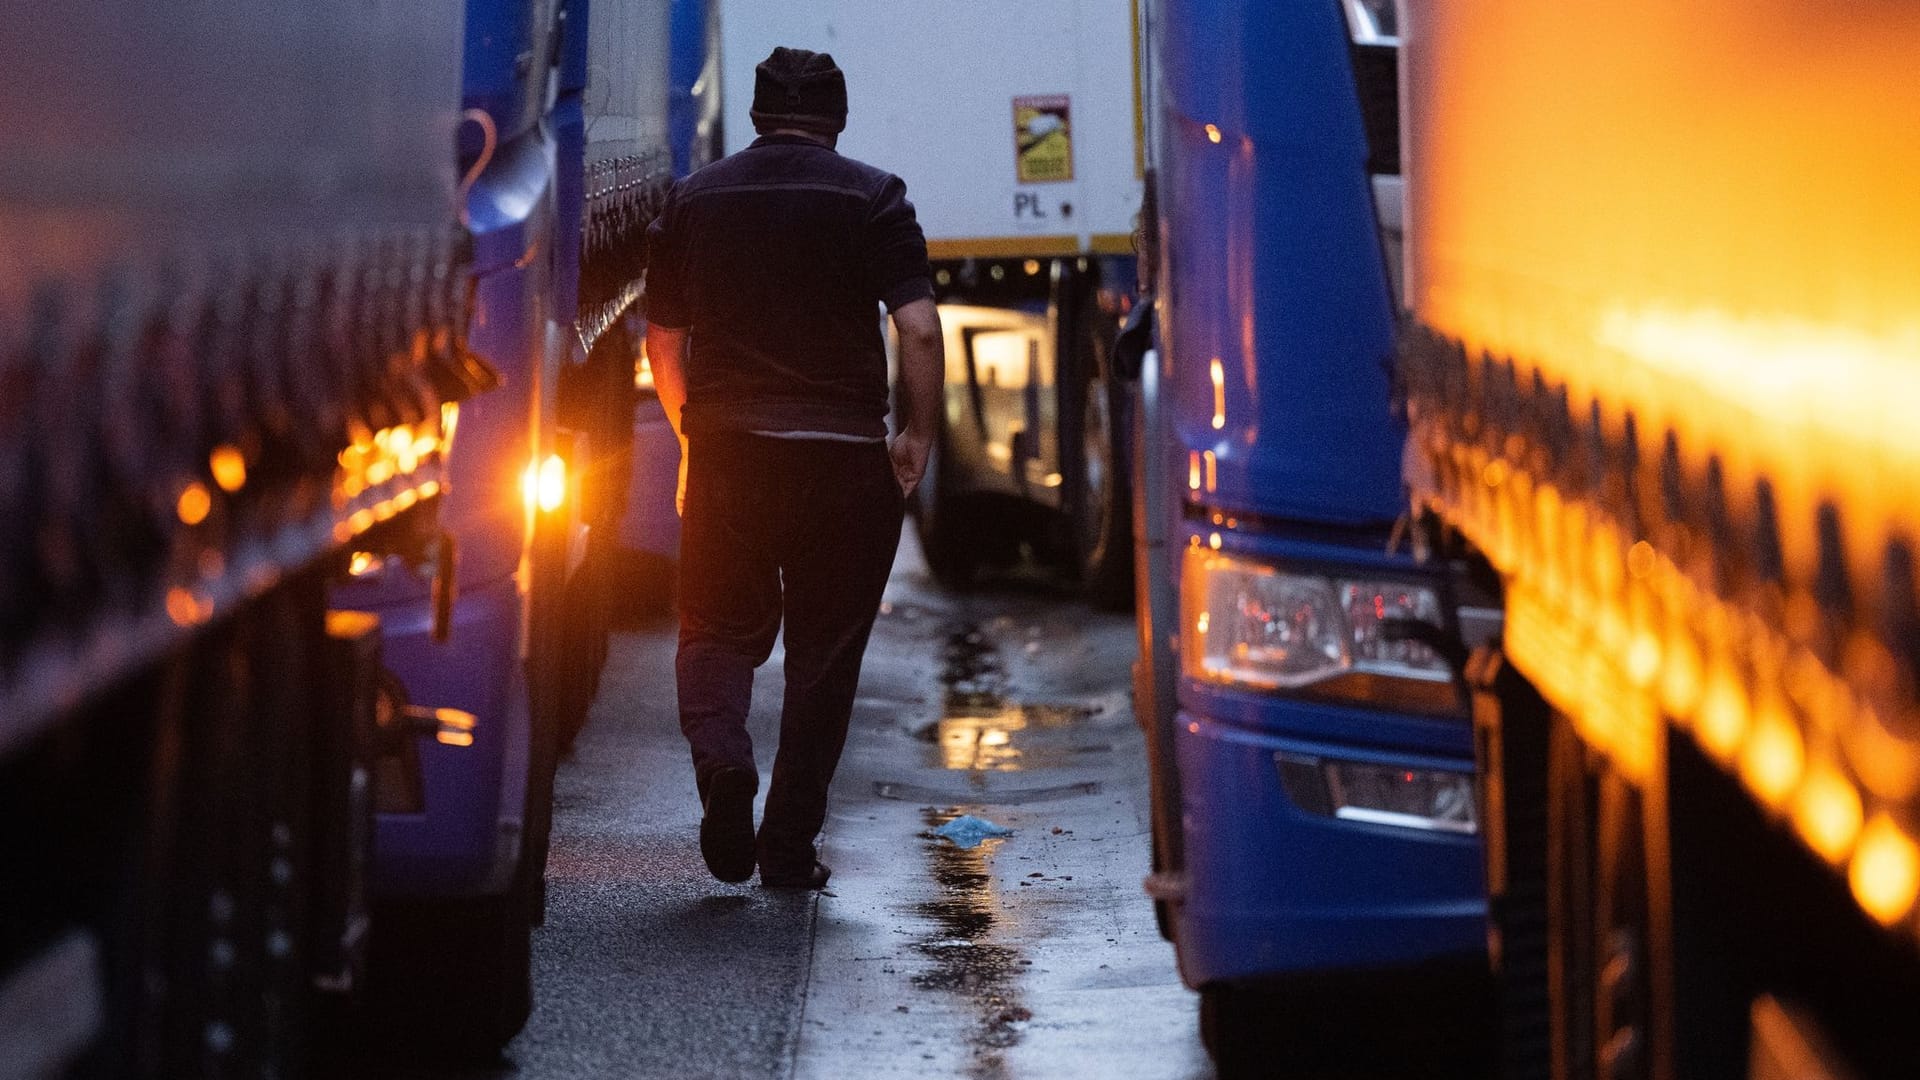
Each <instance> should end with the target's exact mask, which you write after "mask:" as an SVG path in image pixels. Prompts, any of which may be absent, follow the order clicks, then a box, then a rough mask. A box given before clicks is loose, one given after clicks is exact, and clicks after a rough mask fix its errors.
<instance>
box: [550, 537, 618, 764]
mask: <svg viewBox="0 0 1920 1080" xmlns="http://www.w3.org/2000/svg"><path fill="white" fill-rule="evenodd" d="M611 556H612V552H611V551H610V550H609V545H607V544H605V543H604V542H603V541H602V539H601V537H600V536H599V535H598V533H597V532H596V534H595V535H594V537H593V539H592V540H591V541H589V546H588V548H587V557H586V559H585V560H584V561H583V562H582V563H581V564H580V569H579V570H578V571H576V572H575V573H574V575H573V576H572V577H571V578H569V579H567V583H566V586H565V589H564V593H563V599H562V602H561V603H562V607H563V608H564V613H563V614H562V615H561V618H560V630H561V632H562V634H563V635H564V637H563V640H564V642H565V645H564V646H563V647H564V649H565V654H564V655H563V656H562V657H561V665H560V666H561V673H560V685H559V687H558V688H557V695H558V707H559V718H558V728H559V732H558V734H559V739H560V756H562V757H564V756H566V755H567V754H569V753H572V751H573V744H574V741H575V740H577V739H578V738H579V737H580V732H582V731H583V730H585V729H586V726H587V714H588V712H589V711H590V710H591V709H592V707H593V699H594V698H595V697H598V696H599V693H600V674H601V672H602V671H604V670H605V669H606V665H607V653H608V650H609V647H610V645H611V637H612V621H613V611H612V608H613V601H612V582H613V576H614V575H613V567H612V565H611V563H612V558H611Z"/></svg>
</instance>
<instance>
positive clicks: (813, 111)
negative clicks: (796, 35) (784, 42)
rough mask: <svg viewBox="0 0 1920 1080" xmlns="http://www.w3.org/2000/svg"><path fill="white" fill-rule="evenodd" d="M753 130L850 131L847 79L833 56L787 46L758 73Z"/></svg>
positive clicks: (757, 71) (829, 132)
mask: <svg viewBox="0 0 1920 1080" xmlns="http://www.w3.org/2000/svg"><path fill="white" fill-rule="evenodd" d="M748 115H749V116H751V117H752V118H753V126H754V127H756V128H759V129H761V130H763V131H764V130H769V129H772V128H797V129H799V130H801V131H812V132H817V133H819V134H822V135H832V134H835V133H837V132H840V131H843V130H845V129H846V126H847V77H846V76H845V75H844V74H842V73H841V71H840V68H839V66H838V65H836V64H835V63H834V62H833V57H832V56H831V55H830V54H828V53H817V52H813V51H811V50H808V49H789V48H786V47H784V46H782V47H779V48H776V49H774V50H773V54H772V55H770V56H768V57H767V58H766V59H765V60H762V61H761V62H760V64H759V66H758V67H756V68H754V69H753V108H752V109H751V110H750V111H749V112H748Z"/></svg>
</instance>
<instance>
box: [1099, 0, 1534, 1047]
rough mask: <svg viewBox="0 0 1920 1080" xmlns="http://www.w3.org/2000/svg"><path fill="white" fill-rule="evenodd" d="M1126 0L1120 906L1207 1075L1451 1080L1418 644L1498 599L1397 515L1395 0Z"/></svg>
mask: <svg viewBox="0 0 1920 1080" xmlns="http://www.w3.org/2000/svg"><path fill="white" fill-rule="evenodd" d="M1143 12H1144V15H1145V18H1144V22H1145V24H1146V25H1145V31H1146V33H1145V38H1144V48H1145V51H1146V53H1147V56H1148V60H1149V63H1148V72H1149V76H1150V79H1149V83H1148V92H1149V108H1148V110H1147V113H1146V115H1147V116H1148V118H1149V120H1150V125H1151V127H1152V132H1151V136H1152V137H1151V138H1150V139H1149V143H1148V145H1149V146H1150V147H1151V150H1152V156H1151V159H1150V161H1151V165H1152V172H1151V174H1150V177H1149V186H1148V196H1149V199H1148V203H1147V205H1148V215H1149V218H1150V220H1148V221H1146V222H1144V223H1143V233H1144V236H1145V244H1144V245H1143V252H1144V254H1143V259H1144V262H1145V264H1146V266H1145V270H1146V273H1145V275H1144V277H1145V278H1146V280H1147V282H1148V284H1149V286H1150V288H1151V301H1152V303H1151V308H1150V309H1143V311H1142V312H1141V315H1142V318H1140V319H1137V320H1134V321H1133V322H1132V323H1131V324H1130V325H1129V327H1128V330H1127V332H1126V334H1125V335H1124V336H1123V338H1122V342H1121V344H1122V348H1121V352H1120V355H1121V357H1122V362H1121V364H1120V369H1121V370H1122V371H1123V372H1128V373H1130V374H1135V375H1136V377H1137V380H1138V383H1137V394H1138V400H1139V407H1138V416H1139V429H1138V432H1139V433H1138V436H1137V439H1136V441H1137V445H1138V446H1139V448H1140V454H1139V458H1138V461H1139V466H1138V470H1137V478H1138V486H1137V489H1136V496H1135V500H1134V502H1135V506H1136V507H1137V513H1136V520H1135V524H1134V529H1135V552H1136V555H1137V559H1138V569H1137V589H1138V600H1137V619H1138V623H1139V627H1140V661H1139V664H1138V666H1137V668H1136V680H1135V695H1134V700H1135V706H1136V710H1137V712H1138V715H1139V718H1140V721H1141V724H1142V725H1143V728H1144V730H1145V734H1146V743H1147V748H1148V753H1149V757H1150V763H1151V766H1152V776H1153V803H1154V815H1153V825H1154V868H1153V870H1154V872H1153V874H1152V876H1151V877H1150V878H1149V879H1148V891H1149V893H1150V894H1151V895H1152V897H1153V899H1154V902H1155V905H1156V908H1157V910H1158V913H1159V915H1160V920H1161V926H1162V929H1163V932H1164V933H1166V934H1167V936H1168V937H1170V938H1171V939H1172V940H1173V943H1174V948H1175V952H1176V954H1177V957H1178V960H1179V965H1180V972H1181V975H1182V977H1183V978H1184V979H1185V981H1186V982H1187V984H1188V985H1190V986H1192V987H1193V988H1195V989H1196V990H1198V991H1199V994H1200V1012H1201V1016H1200V1022H1201V1028H1202V1033H1203V1036H1204V1037H1205V1038H1206V1040H1207V1041H1208V1043H1209V1046H1210V1048H1211V1049H1212V1050H1213V1052H1214V1055H1215V1058H1216V1060H1217V1062H1218V1064H1219V1067H1220V1070H1221V1073H1222V1075H1223V1076H1269V1075H1278V1074H1281V1073H1283V1072H1290V1071H1300V1072H1302V1073H1303V1074H1310V1075H1316V1076H1317V1075H1363V1076H1382V1075H1450V1074H1453V1073H1454V1072H1456V1071H1461V1070H1465V1071H1468V1072H1469V1073H1470V1072H1471V1070H1473V1069H1475V1068H1477V1067H1478V1065H1479V1063H1480V1062H1481V1061H1482V1060H1483V1055H1484V1054H1485V1053H1486V1050H1487V1046H1488V1043H1487V1040H1486V1039H1485V1038H1484V1035H1485V1033H1486V1024H1485V1018H1486V1016H1487V1009H1486V994H1485V987H1486V985H1487V978H1486V960H1485V941H1486V930H1485V925H1486V905H1485V894H1484V889H1483V886H1482V868H1481V846H1480V837H1479V833H1480V830H1481V827H1482V820H1481V816H1480V814H1479V812H1478V809H1477V806H1476V802H1475V796H1474V785H1473V776H1474V757H1473V741H1472V734H1473V732H1472V726H1471V724H1470V722H1469V718H1468V711H1467V699H1466V695H1465V692H1464V687H1463V685H1462V683H1461V682H1460V680H1459V678H1458V677H1457V674H1456V673H1455V671H1454V670H1453V669H1452V667H1451V666H1450V664H1449V662H1448V660H1447V653H1448V651H1449V650H1448V647H1447V644H1446V642H1447V641H1449V640H1454V639H1455V638H1457V637H1458V635H1460V634H1462V633H1471V632H1472V630H1471V628H1463V627H1462V626H1461V623H1463V622H1468V621H1476V620H1477V621H1479V622H1482V623H1484V622H1486V621H1488V620H1489V619H1494V618H1497V613H1496V612H1495V611H1494V610H1493V609H1491V608H1490V607H1488V606H1487V603H1486V602H1485V601H1475V602H1472V603H1467V602H1465V601H1466V600H1467V594H1465V593H1464V592H1462V589H1463V588H1464V587H1465V585H1466V584H1467V583H1466V582H1464V581H1457V580H1456V578H1457V575H1456V574H1455V571H1454V568H1453V567H1452V566H1450V565H1447V564H1445V563H1441V562H1422V561H1421V560H1420V559H1418V558H1416V555H1415V552H1414V551H1413V549H1412V548H1411V547H1410V546H1409V544H1408V543H1407V539H1408V536H1407V532H1406V529H1405V524H1406V522H1405V521H1404V520H1403V519H1404V517H1405V499H1404V495H1403V490H1402V486H1401V479H1400V462H1401V454H1402V447H1403V443H1404V437H1405V427H1404V424H1403V423H1402V422H1401V421H1400V420H1399V419H1398V417H1397V416H1396V414H1395V410H1394V395H1393V390H1392V385H1391V373H1392V364H1393V356H1394V345H1395V334H1396V321H1397V315H1398V306H1397V304H1396V302H1395V288H1394V283H1395V281H1396V278H1397V275H1398V265H1397V262H1398V258H1399V250H1398V233H1399V222H1400V204H1399V200H1400V190H1401V180H1400V175H1399V174H1400V155H1399V139H1398V131H1397V117H1398V108H1399V98H1400V95H1399V93H1398V86H1397V80H1396V73H1397V56H1396V53H1397V50H1398V45H1399V40H1398V37H1397V26H1396V24H1395V22H1394V15H1395V9H1394V5H1393V4H1392V3H1374V2H1365V0H1315V2H1310V3H1285V4H1276V3H1267V2H1262V0H1166V2H1163V3H1157V4H1149V5H1145V6H1144V7H1143ZM1149 313H1150V314H1151V315H1152V319H1151V320H1150V321H1149V320H1148V319H1146V318H1145V316H1146V315H1147V314H1149ZM1149 345H1151V346H1153V348H1152V349H1151V350H1150V351H1149V350H1148V346H1149ZM1143 354H1144V355H1143ZM1412 1062H1418V1064H1417V1065H1415V1064H1410V1063H1412ZM1403 1069H1404V1072H1402V1071H1401V1070H1403Z"/></svg>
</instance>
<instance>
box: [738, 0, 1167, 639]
mask: <svg viewBox="0 0 1920 1080" xmlns="http://www.w3.org/2000/svg"><path fill="white" fill-rule="evenodd" d="M720 28H721V29H720V36H721V41H722V44H723V46H724V48H723V50H722V54H723V57H724V65H723V69H724V79H723V81H724V84H725V85H726V86H727V87H728V88H730V89H731V91H732V93H730V94H729V95H728V96H727V98H726V100H725V103H724V107H723V108H724V111H723V116H724V125H723V126H724V131H725V140H726V143H725V145H726V148H727V149H728V150H729V151H732V150H737V149H739V148H741V147H743V146H745V145H747V144H748V143H750V142H751V141H752V140H753V138H754V130H753V124H752V123H751V120H750V118H749V117H748V115H747V113H748V106H749V104H750V102H751V99H752V94H751V92H750V91H751V88H752V86H753V69H754V65H755V64H757V63H759V62H760V61H761V60H762V59H764V58H765V57H766V56H767V55H768V53H770V52H771V51H772V50H773V48H774V46H776V45H787V46H797V47H801V48H808V49H814V50H816V51H821V52H829V53H831V54H832V55H833V57H834V59H835V60H836V61H837V62H838V63H839V64H840V66H841V67H842V68H843V69H844V70H845V71H846V73H847V92H848V99H849V103H850V108H849V116H848V123H847V130H846V131H845V132H844V133H843V134H842V135H841V138H840V149H841V151H842V152H843V153H846V154H848V155H850V156H852V157H855V158H859V159H861V160H863V161H867V162H870V163H872V164H874V165H876V166H878V167H880V168H883V169H886V170H888V171H889V172H893V173H895V174H897V175H899V176H900V177H901V178H902V179H903V180H905V181H906V184H907V191H908V195H909V197H910V198H911V199H913V200H914V203H915V206H916V207H917V209H918V212H919V217H920V223H921V225H922V227H923V228H924V229H925V231H926V235H927V246H928V253H929V255H930V256H931V257H932V259H933V266H934V291H935V299H936V301H937V303H938V304H939V305H940V315H941V321H942V323H943V325H944V326H945V329H946V337H947V350H946V351H947V373H946V386H945V408H944V410H943V417H944V419H943V424H942V429H941V432H940V437H939V440H938V443H937V445H936V446H935V448H934V450H933V453H932V456H931V460H930V462H929V464H928V470H927V474H926V478H925V479H924V480H923V481H922V483H921V484H920V487H919V489H918V493H917V494H916V496H915V502H914V504H913V506H912V507H911V511H912V513H913V517H914V521H915V525H916V528H917V532H918V535H919V537H920V541H921V546H922V547H923V549H924V551H925V554H926V558H927V563H928V566H929V567H930V569H931V570H932V572H933V573H934V575H935V576H936V577H937V578H938V579H939V580H940V581H941V582H943V583H945V584H948V585H952V586H956V587H963V588H964V587H966V586H968V585H969V584H971V583H972V582H973V581H974V579H975V576H976V573H977V572H978V571H980V570H982V569H985V568H990V567H994V566H1005V565H1010V564H1012V563H1013V562H1015V561H1016V560H1018V559H1020V558H1021V557H1022V555H1023V552H1031V553H1032V554H1034V555H1036V556H1038V557H1039V559H1040V560H1041V561H1042V562H1043V563H1046V564H1048V565H1050V566H1052V567H1056V568H1059V569H1061V570H1063V571H1065V572H1066V573H1067V575H1068V576H1070V577H1072V578H1074V579H1077V580H1078V581H1080V582H1081V583H1082V584H1083V585H1084V587H1085V588H1086V589H1087V591H1088V594H1089V595H1090V596H1092V597H1093V598H1095V599H1097V600H1100V601H1103V602H1106V603H1109V604H1113V605H1125V604H1126V603H1128V602H1130V600H1131V595H1132V581H1131V572H1132V571H1131V567H1132V561H1131V560H1132V556H1131V531H1130V529H1129V527H1128V522H1129V520H1130V517H1129V511H1128V497H1129V492H1130V490H1131V485H1130V484H1129V482H1128V479H1127V477H1128V475H1129V469H1130V462H1131V451H1130V450H1129V448H1128V443H1127V433H1128V432H1130V430H1131V425H1130V423H1129V421H1128V420H1127V418H1126V414H1125V412H1124V408H1125V404H1126V395H1125V394H1124V393H1123V392H1122V388H1121V387H1120V386H1119V385H1118V383H1117V381H1116V380H1115V379H1114V378H1113V377H1112V371H1111V357H1110V352H1111V348H1112V343H1113V339H1114V335H1115V333H1116V331H1117V329H1118V327H1119V323H1120V320H1121V319H1122V318H1123V317H1124V315H1125V313H1126V311H1127V310H1128V309H1129V308H1130V307H1131V305H1132V303H1133V296H1134V294H1135V289H1134V286H1135V281H1134V276H1135V275H1134V271H1133V267H1132V243H1131V239H1130V237H1131V233H1132V231H1133V219H1134V215H1135V214H1136V212H1137V211H1138V209H1139V205H1140V175H1141V167H1142V159H1141V156H1140V142H1139V137H1138V128H1139V119H1140V113H1139V104H1138V97H1137V79H1136V72H1135V65H1134V62H1133V57H1134V54H1135V49H1134V44H1133V42H1134V29H1135V19H1134V13H1133V5H1132V4H1131V3H1130V2H1129V0H1062V2H1059V3H1051V4H1046V5H1042V6H1039V7H1035V6H1034V5H1032V4H1026V3H1020V2H1018V0H988V2H984V3H972V4H964V5H951V4H949V5H912V4H894V3H885V2H879V0H823V2H819V3H809V4H791V3H784V2H780V0H730V2H727V3H723V4H722V5H721V6H720Z"/></svg>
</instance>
